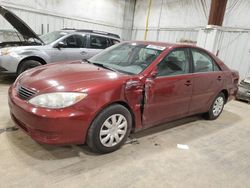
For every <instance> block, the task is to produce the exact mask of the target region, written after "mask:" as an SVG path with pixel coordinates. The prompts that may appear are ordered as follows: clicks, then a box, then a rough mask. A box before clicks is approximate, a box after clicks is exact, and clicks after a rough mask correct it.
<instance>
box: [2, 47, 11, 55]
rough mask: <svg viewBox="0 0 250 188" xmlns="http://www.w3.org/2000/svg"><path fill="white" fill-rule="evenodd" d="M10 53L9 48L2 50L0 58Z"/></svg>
mask: <svg viewBox="0 0 250 188" xmlns="http://www.w3.org/2000/svg"><path fill="white" fill-rule="evenodd" d="M10 52H11V50H10V48H2V49H1V50H0V56H3V55H8V54H9V53H10Z"/></svg>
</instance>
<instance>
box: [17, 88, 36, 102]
mask: <svg viewBox="0 0 250 188" xmlns="http://www.w3.org/2000/svg"><path fill="white" fill-rule="evenodd" d="M17 93H18V96H19V97H20V98H21V99H24V100H27V99H29V98H30V97H32V96H33V95H35V94H36V93H37V92H36V91H34V90H31V89H28V88H25V87H23V86H18V87H17Z"/></svg>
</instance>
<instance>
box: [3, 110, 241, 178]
mask: <svg viewBox="0 0 250 188" xmlns="http://www.w3.org/2000/svg"><path fill="white" fill-rule="evenodd" d="M228 117H230V118H228ZM239 120H240V117H239V116H238V115H237V114H234V113H232V112H230V111H227V110H224V112H223V114H222V115H221V117H220V118H218V119H217V120H215V121H206V120H203V119H202V118H201V117H200V116H192V117H188V118H184V119H181V120H177V121H174V122H171V123H166V124H163V125H160V126H157V127H154V128H150V129H147V130H144V131H141V132H138V133H135V134H132V135H131V136H132V137H133V138H135V139H137V140H138V143H139V144H135V145H133V144H125V145H124V146H123V147H122V148H121V149H119V150H117V151H115V152H113V153H109V154H105V155H100V154H95V153H93V152H91V151H90V150H89V149H88V147H87V146H77V145H70V146H51V145H44V144H38V143H37V142H35V141H33V140H32V139H31V138H30V137H29V136H28V135H26V134H25V133H23V132H22V131H21V130H18V131H7V132H5V133H2V134H1V137H0V138H1V139H2V138H4V137H5V139H7V141H5V142H3V141H4V140H1V142H2V143H6V144H8V147H7V148H8V150H10V151H9V152H8V153H11V155H13V156H14V158H18V160H19V162H20V161H22V163H26V164H27V165H32V164H33V163H34V164H36V165H34V166H33V167H32V168H34V169H36V170H38V171H40V172H41V171H42V172H44V173H48V172H49V173H51V174H53V175H55V176H58V177H59V176H61V175H62V174H70V175H74V174H79V173H82V172H84V171H88V170H90V169H96V168H101V167H102V166H105V165H106V166H107V165H108V164H113V163H119V162H120V161H126V160H133V159H134V158H141V157H145V156H150V155H152V154H156V153H161V152H167V151H168V150H169V151H170V150H172V149H175V148H176V144H178V143H181V144H182V143H192V141H194V140H197V139H199V138H206V137H207V136H209V135H210V134H214V133H218V132H220V131H223V130H224V129H227V128H230V127H231V126H234V125H235V124H236V123H237V122H238V121H239ZM6 126H8V127H13V126H14V124H13V122H12V121H11V120H10V121H9V122H8V123H7V125H6ZM2 136H3V137H2ZM0 146H1V145H0ZM13 156H12V157H13ZM0 158H1V156H0ZM37 161H40V162H37ZM51 161H54V163H53V164H55V165H52V166H51V165H49V164H51ZM61 171H63V172H61Z"/></svg>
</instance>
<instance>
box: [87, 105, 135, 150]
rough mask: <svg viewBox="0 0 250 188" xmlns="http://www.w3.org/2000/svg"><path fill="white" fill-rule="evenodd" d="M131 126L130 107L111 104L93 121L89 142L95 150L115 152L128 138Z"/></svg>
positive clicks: (88, 137)
mask: <svg viewBox="0 0 250 188" xmlns="http://www.w3.org/2000/svg"><path fill="white" fill-rule="evenodd" d="M131 127H132V117H131V114H130V112H129V111H128V109H127V108H125V107H124V106H122V105H119V104H115V105H111V106H109V107H107V108H106V109H104V110H103V111H102V112H101V113H100V114H99V115H98V116H97V117H96V118H95V119H94V121H93V122H92V124H91V126H90V128H89V130H88V135H87V144H88V146H89V148H90V149H92V150H93V151H95V152H99V153H109V152H113V151H115V150H117V149H118V148H119V147H121V146H122V145H123V144H124V142H125V141H126V140H127V137H128V135H129V133H130V130H131Z"/></svg>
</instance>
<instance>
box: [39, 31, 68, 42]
mask: <svg viewBox="0 0 250 188" xmlns="http://www.w3.org/2000/svg"><path fill="white" fill-rule="evenodd" d="M67 34H68V33H67V32H63V31H53V32H51V33H47V34H45V35H42V36H41V37H40V38H41V39H42V41H43V42H44V43H45V44H50V43H52V42H54V41H56V40H57V39H59V38H61V37H63V36H65V35H67Z"/></svg>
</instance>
